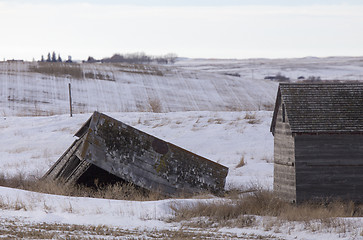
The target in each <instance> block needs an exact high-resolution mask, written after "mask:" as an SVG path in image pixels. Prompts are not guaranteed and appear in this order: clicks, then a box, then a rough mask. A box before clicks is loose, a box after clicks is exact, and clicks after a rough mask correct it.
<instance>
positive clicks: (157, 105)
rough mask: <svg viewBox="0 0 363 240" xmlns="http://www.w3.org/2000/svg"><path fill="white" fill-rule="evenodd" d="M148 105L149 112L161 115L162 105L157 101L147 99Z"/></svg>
mask: <svg viewBox="0 0 363 240" xmlns="http://www.w3.org/2000/svg"><path fill="white" fill-rule="evenodd" d="M149 105H150V108H151V111H152V112H154V113H161V112H162V105H161V102H160V100H159V99H156V98H154V99H149Z"/></svg>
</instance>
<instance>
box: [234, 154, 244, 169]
mask: <svg viewBox="0 0 363 240" xmlns="http://www.w3.org/2000/svg"><path fill="white" fill-rule="evenodd" d="M244 165H246V161H245V156H242V157H241V159H240V160H239V163H238V164H237V165H236V168H240V167H243V166H244Z"/></svg>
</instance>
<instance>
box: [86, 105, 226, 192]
mask: <svg viewBox="0 0 363 240" xmlns="http://www.w3.org/2000/svg"><path fill="white" fill-rule="evenodd" d="M85 136H86V137H85V140H84V145H83V150H82V153H81V159H84V160H85V161H87V162H89V163H91V164H94V165H95V166H97V167H99V168H101V169H104V170H106V171H108V172H110V173H112V174H114V175H116V176H118V177H119V178H121V179H124V180H125V181H127V182H132V183H134V184H135V185H137V186H140V187H142V188H145V189H149V190H159V191H160V192H162V193H165V194H167V195H177V194H182V193H183V192H184V193H195V192H200V191H202V190H209V191H212V192H214V193H218V192H220V191H223V190H224V185H225V178H226V176H227V173H228V168H226V167H224V166H222V165H220V164H218V163H215V162H212V161H210V160H208V159H206V158H203V157H201V156H198V155H196V154H193V153H191V152H189V151H186V150H184V149H182V148H180V147H177V146H175V145H173V144H171V143H168V142H165V141H163V140H161V139H158V138H156V137H154V136H151V135H149V134H146V133H144V132H141V131H139V130H137V129H135V128H133V127H131V126H128V125H126V124H124V123H122V122H119V121H117V120H115V119H113V118H110V117H108V116H106V115H104V114H100V113H97V112H95V113H94V114H93V117H92V121H91V122H90V124H89V129H88V131H87V133H86V135H85Z"/></svg>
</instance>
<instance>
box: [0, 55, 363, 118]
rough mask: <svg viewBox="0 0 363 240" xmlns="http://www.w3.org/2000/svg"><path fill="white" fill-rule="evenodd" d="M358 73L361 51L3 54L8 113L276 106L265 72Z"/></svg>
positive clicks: (1, 82)
mask: <svg viewBox="0 0 363 240" xmlns="http://www.w3.org/2000/svg"><path fill="white" fill-rule="evenodd" d="M277 74H282V75H284V76H287V77H289V78H290V79H291V80H292V81H296V80H297V78H298V77H300V76H304V77H305V78H308V77H309V76H319V77H321V79H323V80H360V79H362V76H363V58H323V59H319V58H302V59H277V60H269V59H249V60H213V59H183V60H180V61H178V62H177V63H176V64H175V65H127V64H86V63H85V64H73V65H72V64H71V65H70V64H61V65H60V66H58V65H56V66H53V67H52V66H49V64H48V65H47V64H42V63H36V62H31V63H29V62H25V63H23V62H0V104H1V105H0V112H1V114H2V115H4V116H14V115H17V116H19V115H21V116H24V115H26V116H27V115H30V116H32V115H53V114H64V113H68V112H69V97H68V83H71V86H72V100H73V110H74V112H75V113H89V112H93V111H95V110H97V111H101V112H148V111H153V112H178V111H236V110H237V111H240V110H271V109H272V106H273V104H274V101H275V97H276V89H277V86H278V83H277V82H275V81H270V80H265V79H264V78H265V77H266V76H271V75H277Z"/></svg>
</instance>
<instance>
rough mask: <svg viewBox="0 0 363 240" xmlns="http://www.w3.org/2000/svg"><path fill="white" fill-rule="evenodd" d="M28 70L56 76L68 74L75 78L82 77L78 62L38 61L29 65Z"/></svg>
mask: <svg viewBox="0 0 363 240" xmlns="http://www.w3.org/2000/svg"><path fill="white" fill-rule="evenodd" d="M29 71H31V72H37V73H42V74H47V75H51V76H56V77H65V76H70V77H72V78H77V79H82V78H83V71H82V69H81V67H80V65H79V64H71V63H60V62H56V63H53V62H39V63H37V64H36V65H33V66H30V67H29Z"/></svg>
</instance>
